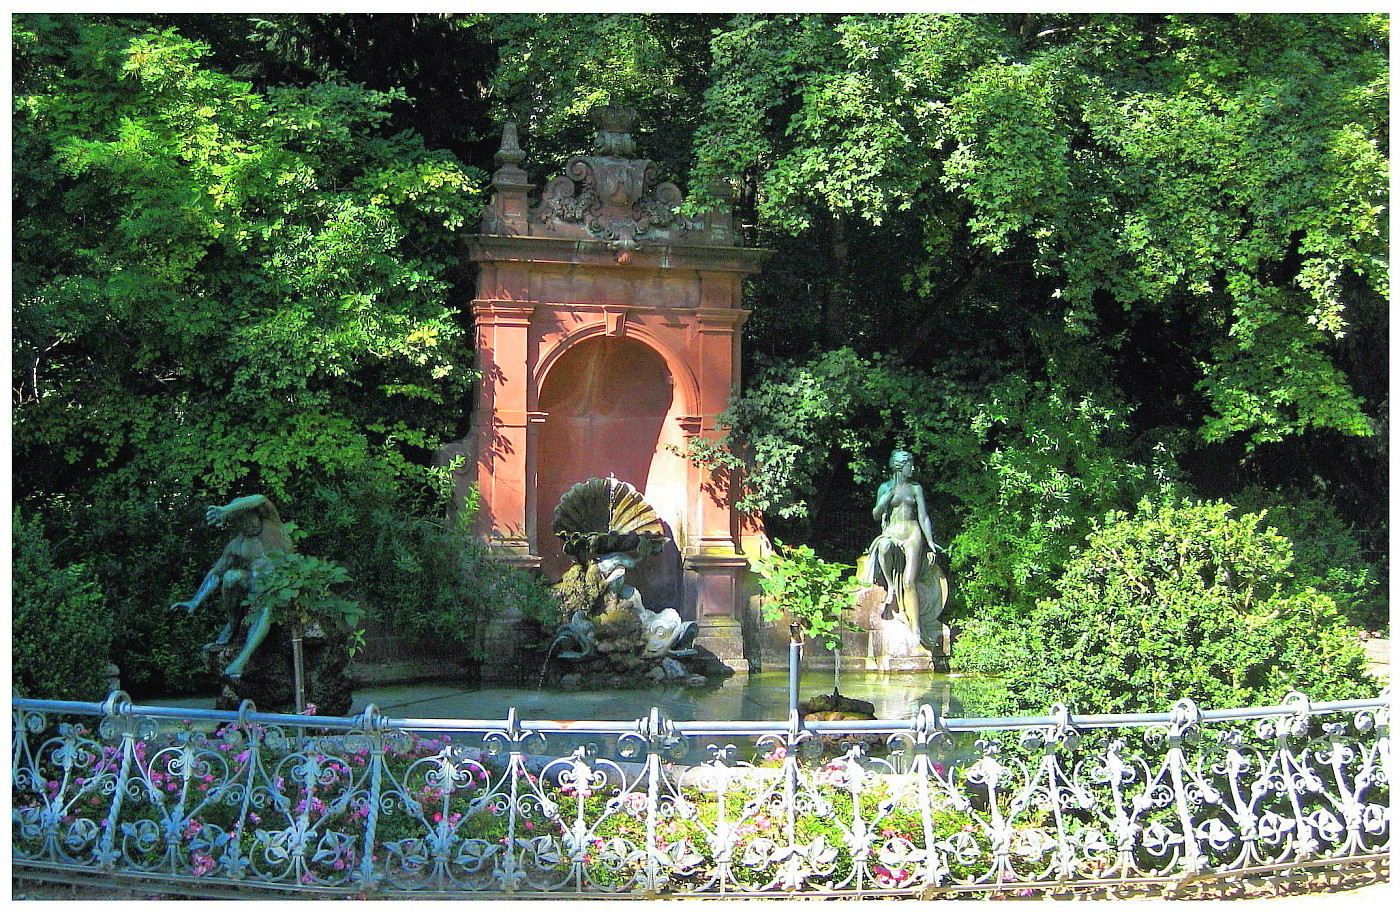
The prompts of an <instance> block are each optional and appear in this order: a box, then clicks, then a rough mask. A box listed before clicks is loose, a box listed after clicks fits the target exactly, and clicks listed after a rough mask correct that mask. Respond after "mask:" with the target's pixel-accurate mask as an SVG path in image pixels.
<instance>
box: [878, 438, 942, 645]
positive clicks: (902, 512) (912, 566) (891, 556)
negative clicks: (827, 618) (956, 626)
mask: <svg viewBox="0 0 1400 915" xmlns="http://www.w3.org/2000/svg"><path fill="white" fill-rule="evenodd" d="M913 475H914V458H913V456H912V455H911V454H910V453H909V452H907V451H896V452H894V453H893V454H892V455H890V479H888V480H886V481H885V482H884V483H881V484H880V489H879V492H878V494H877V496H876V499H875V510H874V511H873V512H872V514H873V515H874V517H875V520H876V521H877V522H879V524H880V534H879V536H877V537H876V538H875V540H874V542H872V543H871V544H870V562H869V565H868V567H867V569H866V573H865V581H864V582H863V584H866V585H871V584H879V585H882V586H883V587H884V588H885V592H886V593H885V604H884V606H885V607H890V606H893V607H894V610H895V612H897V613H898V614H899V615H900V616H901V617H902V618H903V619H904V621H905V622H906V623H908V624H909V628H910V629H912V630H913V631H914V632H916V633H920V636H921V639H928V638H929V637H930V635H931V634H925V633H923V632H922V629H923V628H927V627H921V625H920V624H921V622H931V620H928V619H926V617H929V616H930V611H932V614H931V615H932V616H933V617H934V618H935V619H936V616H937V614H938V613H939V612H941V611H942V609H943V608H942V600H943V595H942V594H937V595H930V596H929V598H928V600H929V601H930V602H935V601H936V602H937V604H938V606H937V607H926V608H921V607H920V594H919V581H920V579H921V578H923V577H924V576H925V575H926V574H927V573H929V572H931V571H936V569H935V568H934V559H935V557H936V556H937V554H938V553H939V552H940V551H941V550H942V549H943V548H942V547H940V546H939V545H938V544H937V543H935V542H934V539H933V525H932V524H931V523H930V522H929V517H928V508H927V506H926V505H925V504H924V490H923V487H922V486H920V485H919V484H918V483H915V482H914V480H913Z"/></svg>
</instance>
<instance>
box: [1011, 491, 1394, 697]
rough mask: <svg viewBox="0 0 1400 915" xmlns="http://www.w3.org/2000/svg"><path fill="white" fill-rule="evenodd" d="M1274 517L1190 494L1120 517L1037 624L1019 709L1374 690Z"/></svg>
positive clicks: (1341, 625)
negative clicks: (1271, 523) (1268, 519)
mask: <svg viewBox="0 0 1400 915" xmlns="http://www.w3.org/2000/svg"><path fill="white" fill-rule="evenodd" d="M1263 518H1264V516H1263V514H1262V513H1259V514H1242V515H1237V514H1236V512H1235V509H1234V508H1233V507H1232V506H1230V505H1228V504H1226V503H1223V502H1193V501H1189V500H1183V501H1181V502H1178V503H1171V502H1164V503H1161V504H1154V503H1152V502H1150V501H1147V500H1144V501H1143V502H1142V503H1140V504H1139V506H1138V510H1137V512H1136V514H1133V515H1129V514H1126V513H1123V512H1111V513H1110V514H1109V515H1108V516H1107V517H1106V519H1105V520H1104V522H1103V523H1102V524H1100V525H1099V526H1097V528H1096V529H1095V530H1094V531H1093V532H1092V533H1091V535H1090V536H1089V542H1088V546H1087V547H1086V549H1085V550H1084V551H1083V552H1082V553H1080V554H1079V555H1078V556H1077V557H1076V558H1075V559H1074V560H1072V561H1071V562H1070V564H1069V566H1068V568H1067V569H1066V570H1065V573H1064V574H1063V575H1062V576H1061V577H1060V579H1059V581H1058V582H1057V583H1056V588H1055V591H1056V595H1055V596H1054V597H1053V598H1051V599H1048V600H1042V601H1040V602H1039V603H1038V604H1037V605H1036V607H1035V610H1034V611H1033V612H1032V613H1031V615H1030V618H1029V619H1028V620H1027V621H1026V623H1025V627H1026V638H1027V642H1026V649H1027V651H1028V652H1029V654H1030V656H1031V658H1032V659H1033V661H1034V663H1031V664H1030V665H1029V666H1027V667H1025V668H1023V669H1020V670H1017V671H1014V672H1012V673H1010V674H1009V675H1008V677H1007V679H1006V685H1007V692H1008V696H1007V701H1008V702H1010V703H1011V704H1013V705H1014V706H1015V707H1016V708H1019V709H1021V710H1035V709H1045V708H1048V707H1049V706H1050V705H1051V704H1052V703H1054V702H1059V701H1064V702H1068V703H1070V705H1071V707H1072V710H1074V711H1078V712H1100V711H1129V710H1131V711H1160V710H1165V709H1166V708H1168V707H1170V706H1171V704H1172V703H1173V702H1175V701H1176V700H1178V699H1181V698H1188V697H1189V698H1191V699H1194V700H1195V701H1196V702H1197V703H1199V704H1200V705H1201V706H1202V707H1208V708H1230V707H1239V706H1249V705H1265V704H1273V703H1276V702H1278V701H1279V700H1281V699H1282V698H1283V697H1284V696H1285V695H1286V694H1287V693H1288V692H1289V691H1291V690H1301V691H1302V692H1304V693H1306V694H1307V695H1308V696H1309V697H1310V698H1312V699H1315V700H1323V699H1336V698H1355V697H1357V696H1367V695H1374V694H1375V691H1376V689H1377V685H1376V682H1375V680H1374V679H1373V678H1372V677H1371V676H1370V675H1369V674H1368V673H1367V670H1366V664H1365V660H1364V657H1363V654H1362V651H1361V647H1360V645H1359V644H1358V642H1357V640H1356V638H1355V633H1354V631H1353V630H1352V628H1351V627H1350V626H1349V625H1348V624H1347V623H1346V621H1345V620H1344V619H1343V618H1342V616H1341V614H1340V613H1339V612H1338V609H1337V605H1336V603H1335V602H1334V601H1333V600H1332V598H1330V597H1328V596H1327V595H1325V594H1323V593H1321V592H1320V591H1318V590H1317V589H1316V588H1315V587H1313V586H1312V585H1311V584H1306V583H1301V582H1300V581H1299V580H1298V579H1297V577H1296V576H1295V574H1294V565H1295V562H1294V556H1293V551H1292V548H1291V545H1290V544H1289V542H1288V540H1287V538H1285V537H1283V536H1282V535H1280V534H1279V533H1278V532H1277V531H1276V530H1274V529H1273V528H1269V527H1266V526H1264V524H1263Z"/></svg>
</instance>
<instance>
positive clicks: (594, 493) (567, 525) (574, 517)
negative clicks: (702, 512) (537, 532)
mask: <svg viewBox="0 0 1400 915" xmlns="http://www.w3.org/2000/svg"><path fill="white" fill-rule="evenodd" d="M551 530H553V531H554V533H555V534H556V535H557V536H558V537H559V539H560V540H562V541H563V543H564V552H566V553H568V554H569V555H570V556H572V557H574V558H575V559H576V560H578V562H579V563H580V564H581V565H584V564H587V562H588V561H589V559H590V558H592V557H595V556H601V555H604V554H606V553H631V552H634V551H636V552H640V553H641V555H642V556H645V555H647V554H648V553H651V552H654V551H655V550H657V549H659V548H660V547H661V545H662V544H663V543H665V542H666V532H665V528H664V527H663V526H662V523H661V519H660V518H658V517H657V515H656V510H655V509H653V508H652V507H651V506H650V505H648V504H647V501H646V499H644V498H642V494H641V493H639V492H637V490H636V488H635V487H634V486H632V484H631V483H625V482H623V481H622V480H619V479H617V478H616V477H608V478H607V479H599V478H598V477H593V478H592V479H590V480H585V481H584V482H582V483H576V484H574V485H573V486H571V487H570V488H569V491H568V492H566V493H564V495H563V497H562V498H560V500H559V506H558V507H557V508H555V509H554V523H553V525H552V526H551Z"/></svg>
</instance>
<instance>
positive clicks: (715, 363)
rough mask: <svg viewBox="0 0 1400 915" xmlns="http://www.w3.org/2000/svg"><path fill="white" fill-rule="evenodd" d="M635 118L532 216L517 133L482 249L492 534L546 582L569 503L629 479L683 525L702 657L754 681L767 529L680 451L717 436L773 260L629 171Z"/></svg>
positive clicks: (560, 180)
mask: <svg viewBox="0 0 1400 915" xmlns="http://www.w3.org/2000/svg"><path fill="white" fill-rule="evenodd" d="M634 117H635V115H634V113H632V112H630V111H629V110H627V109H616V108H602V109H598V110H596V111H595V113H594V120H595V122H596V123H597V125H598V128H599V135H598V141H597V144H596V147H595V154H594V155H591V156H576V157H574V158H573V159H572V160H570V162H569V163H568V165H567V167H566V169H565V172H566V174H565V175H562V176H559V177H556V178H554V179H552V180H550V181H549V182H548V183H547V184H546V185H545V187H544V190H543V193H542V195H541V197H540V201H539V203H538V204H537V205H534V206H532V205H531V201H530V190H531V188H532V185H531V183H530V181H529V176H528V175H527V174H526V172H525V171H524V169H522V168H520V163H521V162H522V161H523V160H524V158H525V153H524V151H523V150H522V149H521V148H520V146H519V143H518V141H517V139H516V131H515V126H514V124H511V123H508V124H507V125H506V129H505V135H504V138H503V141H502V144H501V149H500V152H498V153H497V161H498V162H499V164H500V166H501V167H500V169H499V170H498V171H497V172H496V174H495V176H494V178H493V182H492V187H493V190H494V194H493V198H492V201H491V204H490V205H489V206H488V207H487V209H486V211H485V212H484V213H483V216H482V222H481V231H480V233H479V234H477V235H474V236H471V237H470V238H469V240H468V244H469V249H470V256H471V259H472V260H473V261H474V262H475V263H476V264H477V265H478V267H479V269H480V276H479V279H478V283H477V292H476V298H475V299H474V300H473V302H472V314H473V317H474V318H475V322H476V354H477V368H478V370H479V371H480V372H481V379H482V380H481V382H480V385H479V388H478V393H477V398H476V410H475V413H474V414H473V425H474V433H473V435H474V441H473V442H472V443H471V446H472V447H471V450H472V451H474V454H475V472H474V474H472V482H474V483H475V484H476V486H477V491H478V499H479V510H478V515H477V522H478V528H479V531H480V533H481V535H482V536H483V537H485V538H486V539H487V540H488V541H489V542H490V543H492V544H493V545H494V546H496V547H497V548H498V550H499V552H501V554H502V555H504V556H505V557H506V558H507V560H508V561H510V562H512V563H513V564H515V565H517V566H519V567H521V568H527V569H532V570H541V571H543V572H545V573H546V574H548V573H549V572H551V571H555V568H554V567H555V566H556V565H557V562H558V560H557V558H556V557H557V555H558V552H559V550H558V545H557V544H555V543H551V537H550V534H549V524H548V521H549V518H550V516H551V513H552V512H553V509H554V505H555V503H557V500H558V496H559V495H560V494H562V491H563V489H566V488H567V487H568V486H569V485H572V484H573V483H578V482H581V481H582V480H584V479H587V478H589V477H593V476H607V475H614V476H617V477H618V478H619V479H625V480H626V481H627V482H629V483H632V484H633V485H635V486H637V488H638V489H639V490H640V491H641V492H642V493H643V494H644V495H645V497H646V499H647V500H648V502H650V503H651V504H652V505H654V506H655V507H656V509H657V511H658V514H660V515H661V516H662V518H663V519H664V521H665V522H666V524H667V526H668V527H669V528H670V532H671V534H672V537H673V541H674V543H675V545H676V546H675V548H676V550H677V553H676V554H675V557H674V558H675V560H676V563H675V564H676V566H677V567H678V568H679V569H680V570H681V571H679V572H678V573H677V577H678V578H680V579H681V581H680V582H679V583H678V584H677V585H676V586H674V587H675V590H676V591H678V592H679V593H678V594H677V595H676V597H677V598H678V599H677V601H676V603H675V606H676V607H677V609H679V610H680V611H681V613H682V614H684V615H686V617H687V618H689V619H695V620H696V621H697V622H698V623H699V628H700V634H699V637H698V638H697V640H696V642H697V644H698V645H700V646H703V647H706V648H709V649H710V650H711V651H713V652H714V653H715V654H716V655H717V656H719V658H720V659H722V660H723V661H724V662H725V663H727V664H729V665H730V666H732V667H734V668H735V669H739V670H744V669H747V662H746V661H745V655H746V652H745V646H744V640H743V634H742V626H741V616H742V612H743V608H744V606H745V603H746V599H747V595H746V594H745V593H744V590H743V587H742V584H741V576H742V573H743V572H744V570H745V569H747V568H748V561H747V559H746V558H745V556H746V553H745V546H744V540H745V535H746V533H747V534H753V533H754V532H753V531H752V530H749V529H746V528H745V521H744V519H743V518H741V517H740V515H739V514H738V513H737V512H736V511H735V510H734V508H733V501H734V499H733V494H732V493H730V492H729V491H728V486H727V485H726V484H725V483H724V481H722V480H718V479H715V478H713V477H711V475H710V474H709V473H708V472H707V471H706V470H705V469H704V468H701V467H696V466H694V465H692V464H690V463H689V462H688V461H686V460H684V459H683V458H682V457H680V456H679V454H677V453H676V451H677V450H683V449H684V446H685V443H686V442H687V440H688V439H690V438H692V437H694V436H697V435H698V436H704V437H707V438H714V437H717V436H718V435H719V434H720V430H719V429H718V428H717V427H716V417H717V416H718V414H719V413H720V412H721V411H722V410H723V409H724V408H725V405H726V404H727V402H728V398H729V395H730V393H731V391H733V390H736V389H737V388H738V385H739V365H740V358H739V353H740V338H739V328H740V327H741V326H742V325H743V323H744V319H745V318H746V317H747V316H748V312H747V311H745V310H744V309H743V308H742V307H741V283H742V281H743V278H744V277H745V276H748V275H750V274H753V273H755V272H757V270H758V269H759V266H760V264H761V263H762V261H763V259H764V257H765V256H766V255H767V253H768V252H765V251H758V250H753V249H745V248H740V247H737V246H736V245H735V244H734V241H735V235H734V232H733V228H732V220H731V216H730V213H729V209H728V203H727V201H726V202H725V203H724V204H723V205H722V206H721V207H720V208H718V209H717V210H715V211H712V212H710V213H708V214H706V215H704V216H703V217H701V218H699V219H688V218H686V217H684V216H682V215H681V214H680V212H679V209H678V204H679V203H680V201H681V193H680V191H679V189H678V188H676V186H675V185H673V184H669V183H665V182H659V181H658V180H657V174H656V168H655V166H654V165H653V163H651V162H649V161H647V160H645V159H635V158H632V156H633V153H634V144H633V141H632V138H631V135H630V130H631V122H632V120H633V119H634ZM721 190H722V189H721ZM721 196H722V195H721ZM629 421H630V422H631V424H632V426H631V427H629ZM629 430H630V431H629ZM571 477H572V478H571ZM658 596H659V595H658ZM648 599H649V600H650V599H651V598H650V597H648Z"/></svg>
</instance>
